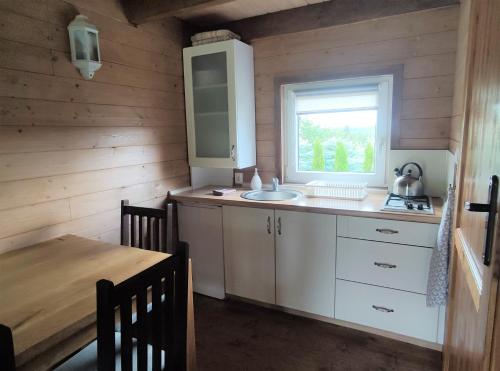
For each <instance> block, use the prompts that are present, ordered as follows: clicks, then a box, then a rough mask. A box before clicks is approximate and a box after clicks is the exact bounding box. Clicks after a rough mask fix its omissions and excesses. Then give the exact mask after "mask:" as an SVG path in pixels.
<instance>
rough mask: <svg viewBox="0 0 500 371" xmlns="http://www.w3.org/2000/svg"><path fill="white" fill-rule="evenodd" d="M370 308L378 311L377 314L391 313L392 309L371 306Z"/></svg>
mask: <svg viewBox="0 0 500 371" xmlns="http://www.w3.org/2000/svg"><path fill="white" fill-rule="evenodd" d="M372 308H373V309H375V310H378V311H379V312H384V313H393V312H394V309H389V308H386V307H379V306H378V305H372Z"/></svg>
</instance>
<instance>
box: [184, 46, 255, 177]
mask: <svg viewBox="0 0 500 371" xmlns="http://www.w3.org/2000/svg"><path fill="white" fill-rule="evenodd" d="M183 55H184V90H185V100H186V121H187V134H188V153H189V164H190V165H191V166H197V167H215V168H238V169H240V168H245V167H250V166H254V165H255V161H256V157H255V95H254V69H253V49H252V47H251V46H249V45H247V44H245V43H242V42H240V41H238V40H228V41H222V42H217V43H211V44H205V45H199V46H193V47H189V48H185V49H184V52H183Z"/></svg>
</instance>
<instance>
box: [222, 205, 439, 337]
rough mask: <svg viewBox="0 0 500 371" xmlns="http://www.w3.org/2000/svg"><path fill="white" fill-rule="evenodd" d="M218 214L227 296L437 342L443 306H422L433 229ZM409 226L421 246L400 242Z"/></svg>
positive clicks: (288, 215)
mask: <svg viewBox="0 0 500 371" xmlns="http://www.w3.org/2000/svg"><path fill="white" fill-rule="evenodd" d="M222 210H223V213H222V214H223V239H224V270H225V286H226V293H227V294H230V295H235V296H239V297H242V298H247V299H252V300H256V301H259V302H263V303H268V304H275V305H278V306H280V307H284V308H289V309H292V310H296V311H300V312H304V313H310V314H314V315H318V316H321V317H323V318H325V319H326V318H330V319H338V320H341V321H346V322H352V323H355V324H359V325H362V326H367V327H371V328H373V329H380V330H384V331H387V332H392V333H395V334H399V335H404V336H407V337H411V338H415V339H420V340H424V341H428V342H433V343H442V340H443V333H444V331H443V324H444V308H428V307H427V306H426V288H427V276H428V272H429V262H430V258H431V254H432V246H433V243H434V244H435V241H436V234H437V227H436V225H433V224H425V223H413V222H403V221H387V220H382V219H371V218H361V217H345V216H335V215H326V214H315V213H309V212H296V211H284V210H272V209H258V208H249V207H235V206H223V208H222ZM413 228H416V229H417V230H418V231H419V233H425V241H424V243H421V242H419V243H418V244H417V243H415V242H414V241H415V239H409V240H408V239H404V238H403V237H404V235H405V233H406V232H407V231H410V232H409V233H413V232H412V231H413ZM432 241H434V242H432ZM403 242H406V244H403ZM398 337H399V338H402V337H401V336H398Z"/></svg>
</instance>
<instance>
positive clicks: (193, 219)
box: [178, 205, 225, 299]
mask: <svg viewBox="0 0 500 371" xmlns="http://www.w3.org/2000/svg"><path fill="white" fill-rule="evenodd" d="M178 218H179V238H180V240H181V241H186V242H187V243H188V244H189V256H190V257H191V261H192V266H193V290H194V292H197V293H200V294H203V295H207V296H212V297H214V298H218V299H223V298H224V296H225V290H224V256H223V241H222V207H220V206H208V205H196V206H195V205H179V207H178Z"/></svg>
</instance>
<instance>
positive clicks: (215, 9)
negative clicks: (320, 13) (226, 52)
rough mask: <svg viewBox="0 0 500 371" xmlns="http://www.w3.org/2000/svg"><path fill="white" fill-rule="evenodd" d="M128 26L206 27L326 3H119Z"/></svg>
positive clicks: (296, 0) (187, 0)
mask: <svg viewBox="0 0 500 371" xmlns="http://www.w3.org/2000/svg"><path fill="white" fill-rule="evenodd" d="M121 1H122V3H123V6H124V8H125V11H126V13H127V16H128V18H129V20H130V21H131V22H132V23H136V24H140V23H145V22H148V21H152V20H157V19H161V18H165V17H172V16H174V17H177V18H180V19H182V20H184V21H187V22H189V23H191V24H193V25H194V26H198V27H209V26H212V25H216V24H221V23H228V22H233V21H237V20H240V19H246V18H251V17H255V16H259V15H263V14H269V13H275V12H279V11H282V10H288V9H293V8H298V7H304V6H307V5H312V4H317V3H322V2H325V1H329V0H121Z"/></svg>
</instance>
